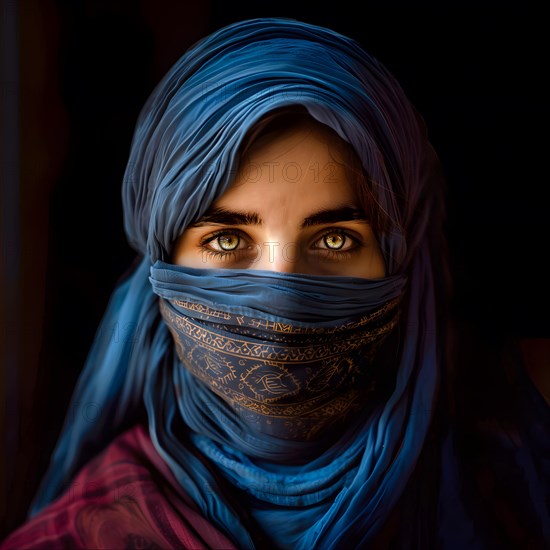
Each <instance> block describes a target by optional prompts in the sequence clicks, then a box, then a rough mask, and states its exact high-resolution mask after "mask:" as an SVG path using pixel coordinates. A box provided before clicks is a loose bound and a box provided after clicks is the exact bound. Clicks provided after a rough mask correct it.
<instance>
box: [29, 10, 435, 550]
mask: <svg viewBox="0 0 550 550" xmlns="http://www.w3.org/2000/svg"><path fill="white" fill-rule="evenodd" d="M289 106H300V107H301V108H304V109H305V110H307V112H308V113H309V114H310V115H311V116H312V117H313V118H315V119H316V120H318V121H320V122H321V123H323V124H325V125H327V126H328V127H330V128H332V129H333V130H334V131H335V132H336V133H337V134H338V135H339V136H340V137H341V138H342V139H344V140H345V141H347V142H348V143H349V144H351V146H352V147H353V148H354V150H355V151H356V153H357V155H358V157H359V158H360V160H361V162H362V164H363V167H364V170H365V173H366V174H367V175H368V178H369V181H371V182H372V185H373V194H374V198H375V200H376V203H377V207H378V208H379V209H380V210H381V211H382V212H383V213H384V215H385V216H386V217H387V219H389V220H390V221H391V223H390V224H389V226H388V227H387V228H385V229H384V231H383V232H382V233H381V234H380V235H379V241H380V245H381V249H382V252H383V255H384V259H385V262H386V269H387V272H388V276H397V277H403V278H406V279H407V281H408V289H407V298H406V307H405V315H404V316H403V318H402V323H401V329H400V330H401V331H402V333H401V335H400V339H401V348H402V351H401V352H400V355H399V357H398V361H399V364H398V367H397V371H396V380H395V388H394V390H393V392H392V394H391V396H390V397H389V398H388V400H387V401H386V402H385V403H384V404H383V406H381V407H379V408H378V409H377V410H376V411H375V412H373V413H372V414H371V415H370V416H369V417H368V419H366V420H365V422H363V423H362V424H361V425H360V426H359V427H356V428H355V430H354V431H353V432H350V433H347V434H346V436H345V439H346V440H345V441H343V442H342V443H341V446H340V447H332V448H331V449H330V450H329V451H328V452H327V453H325V454H323V455H322V456H321V457H319V458H318V459H316V460H314V461H312V462H311V463H310V464H308V466H307V467H303V468H302V470H301V471H300V472H299V473H298V472H296V471H294V470H292V466H288V467H286V469H285V468H282V467H281V468H278V467H277V465H276V464H275V465H274V464H263V465H259V464H258V463H252V462H250V461H249V462H247V457H246V454H245V453H242V452H240V451H239V453H237V452H235V453H233V454H232V451H231V450H230V449H229V450H228V449H224V448H222V447H220V446H219V445H215V444H213V443H212V442H211V441H210V440H208V438H205V437H201V436H200V435H199V436H197V435H196V434H185V432H182V430H183V429H184V427H185V418H184V419H183V423H182V421H181V419H180V420H179V421H178V422H179V424H178V430H179V431H178V432H175V431H174V426H175V424H174V422H175V420H174V418H176V417H178V418H179V416H178V415H182V414H185V410H186V409H185V408H184V407H181V408H178V403H179V402H178V396H176V394H175V389H174V380H173V378H172V373H173V372H174V369H175V368H176V367H177V364H178V359H177V356H176V354H175V353H174V350H173V347H174V346H173V342H172V338H171V335H170V333H169V332H168V329H167V327H166V325H165V324H164V323H163V321H162V318H161V315H160V312H159V301H158V296H157V295H156V294H155V293H154V292H153V289H152V286H151V282H150V280H149V276H150V273H151V268H152V267H153V268H157V267H158V266H159V265H161V264H159V262H161V263H162V262H168V261H169V259H170V253H171V250H172V246H173V243H174V241H175V240H176V238H177V237H178V236H179V235H181V233H182V232H183V231H184V229H185V228H186V227H187V226H188V225H189V224H190V223H191V222H193V221H195V220H197V219H198V218H199V217H200V216H201V215H202V214H203V213H204V212H205V211H206V209H207V208H208V207H209V206H210V205H211V204H212V203H213V202H214V201H215V200H216V199H217V198H219V197H220V196H221V195H222V194H223V192H224V191H225V190H226V189H227V188H228V186H229V185H230V184H231V182H232V178H233V177H234V175H235V173H236V171H237V169H238V160H239V158H238V152H239V147H240V146H241V144H242V142H243V139H244V138H245V136H246V135H247V134H248V133H249V132H250V130H251V129H252V128H253V127H254V125H255V124H257V123H258V121H260V120H261V119H262V117H264V116H265V115H266V114H268V113H271V112H273V111H274V110H276V109H279V108H285V107H289ZM436 166H437V163H436V158H435V155H434V152H433V150H432V148H431V146H430V144H429V142H428V140H427V136H426V132H425V131H424V126H423V124H422V121H421V120H420V118H419V117H418V115H417V114H416V113H415V111H414V109H413V108H412V106H411V105H410V103H409V102H408V100H407V99H406V97H405V95H404V93H403V91H402V90H401V88H400V86H399V85H398V84H397V82H396V81H395V79H394V78H393V77H392V76H391V75H390V74H389V72H388V71H387V70H386V69H385V68H384V67H383V66H382V65H381V64H380V63H379V62H377V61H376V60H375V59H373V58H372V57H371V56H369V55H368V54H367V53H365V51H364V50H363V49H362V48H361V47H360V46H359V45H358V44H357V43H355V42H354V41H353V40H351V39H349V38H347V37H345V36H342V35H340V34H338V33H336V32H334V31H331V30H328V29H324V28H320V27H317V26H314V25H311V24H306V23H303V22H299V21H295V20H289V19H278V18H268V19H255V20H249V21H244V22H240V23H236V24H232V25H230V26H228V27H225V28H222V29H221V30H218V31H216V32H214V33H213V34H211V35H210V36H208V37H207V38H205V39H203V40H201V41H199V42H198V43H197V44H195V45H194V46H193V47H192V48H191V49H190V50H189V51H188V52H187V53H185V54H184V55H183V56H182V57H181V59H180V60H179V61H178V62H177V63H176V64H175V65H174V66H173V67H172V69H171V70H170V71H169V72H168V73H167V75H166V76H165V77H164V78H163V79H162V81H161V82H160V83H159V84H158V86H157V87H156V89H155V90H154V91H153V93H152V94H151V96H150V98H149V100H148V101H147V103H146V104H145V106H144V108H143V110H142V112H141V114H140V116H139V119H138V121H137V126H136V129H135V134H134V138H133V141H132V146H131V152H130V158H129V161H128V165H127V169H126V172H125V176H124V182H123V205H124V226H125V230H126V233H127V236H128V239H129V242H130V243H131V245H132V246H133V247H134V248H135V249H136V251H137V252H138V254H139V261H138V263H136V266H135V268H134V269H133V271H132V272H131V274H130V275H129V276H128V277H127V278H126V279H125V280H124V281H123V282H122V283H121V284H120V285H119V287H118V288H117V289H116V290H115V292H114V294H113V296H112V299H111V301H110V304H109V306H108V309H107V311H106V313H105V317H104V319H103V321H102V324H101V326H100V327H99V330H98V333H97V337H96V340H95V342H94V345H93V347H92V349H91V351H90V354H89V356H88V359H87V362H86V365H85V368H84V371H83V373H82V375H81V378H80V380H79V382H78V385H77V387H76V390H75V393H74V397H73V403H79V404H86V403H94V404H95V405H96V406H97V408H98V410H99V411H100V412H99V414H98V415H97V416H96V417H95V418H94V421H93V422H90V421H88V420H87V419H85V418H82V417H80V416H79V415H73V416H71V417H70V418H67V421H66V424H65V426H64V428H63V431H62V434H61V437H60V440H59V443H58V446H57V448H56V450H55V453H54V455H53V457H52V463H51V466H50V469H49V472H48V474H47V476H46V478H45V480H44V482H43V485H42V487H41V490H40V492H39V494H38V495H37V497H36V499H35V502H34V506H33V509H32V513H36V512H37V511H38V510H40V509H41V508H42V507H43V506H44V505H45V504H47V503H48V502H49V501H51V500H52V499H53V498H55V496H56V495H58V494H59V493H60V491H61V490H62V488H63V484H64V483H66V482H67V481H68V480H70V479H71V477H72V476H73V475H74V473H75V472H76V470H77V469H78V468H79V467H80V466H81V465H82V464H83V462H85V461H86V460H87V459H89V458H90V456H91V455H93V454H94V453H95V452H97V451H98V450H99V449H101V448H102V447H104V446H105V445H106V444H107V443H108V442H109V441H110V440H111V439H112V438H113V437H114V435H116V434H117V433H119V432H120V431H121V430H122V429H123V428H124V427H126V426H128V425H130V424H131V423H132V422H134V421H135V419H136V417H137V415H138V413H139V411H140V409H141V407H142V404H143V403H145V406H146V409H147V414H148V419H149V429H150V433H151V437H152V439H153V442H154V443H155V445H156V446H157V449H158V450H159V452H160V454H161V455H162V456H163V458H164V459H165V460H166V462H167V463H168V464H169V466H170V467H171V469H172V471H173V472H174V474H175V476H176V478H177V479H178V482H179V483H181V484H182V486H183V487H184V488H185V489H186V490H187V492H188V493H189V494H190V495H191V497H192V498H193V500H194V501H195V502H196V504H197V506H198V507H199V508H200V509H201V511H202V512H203V513H204V514H205V515H206V517H208V518H209V519H210V520H211V521H212V522H213V523H215V524H216V525H218V526H221V527H222V528H225V530H226V531H228V532H230V534H231V535H232V536H233V537H234V538H235V541H236V543H237V544H238V546H240V547H242V548H252V547H253V542H252V539H253V537H252V535H251V530H252V528H251V527H250V526H249V525H248V524H246V522H245V521H244V519H243V516H242V515H241V514H239V510H238V505H236V504H235V503H232V502H231V499H230V498H229V497H227V492H226V491H224V488H223V486H222V485H223V483H221V482H220V481H219V480H217V479H214V478H213V477H212V474H211V473H210V472H209V471H208V470H207V469H206V468H205V467H204V464H203V463H202V462H201V461H200V460H199V459H198V458H197V455H196V451H195V450H193V449H200V450H201V452H202V453H203V454H206V455H207V456H209V457H210V458H211V459H212V460H213V461H214V462H215V463H216V464H218V465H220V468H221V469H222V470H223V471H224V474H225V476H226V478H228V479H230V480H231V481H232V483H233V484H234V485H236V486H237V487H239V488H240V489H243V490H244V489H245V488H247V487H248V490H249V492H250V494H252V495H254V496H255V497H257V498H258V499H260V500H262V499H263V501H264V502H265V501H266V500H269V498H271V501H270V502H271V504H270V506H272V507H277V506H280V505H283V504H286V505H288V506H291V507H300V506H302V507H303V508H304V510H305V511H304V513H303V514H302V515H301V516H300V525H301V526H302V527H301V532H299V533H296V531H293V532H292V533H291V532H289V533H288V534H287V535H288V536H287V535H285V534H283V535H281V537H282V539H281V540H282V541H283V543H285V544H286V543H288V544H290V543H291V544H292V545H293V547H294V548H309V547H316V548H317V547H322V548H335V547H345V543H352V544H353V545H356V546H357V545H360V544H364V543H367V542H368V541H369V540H370V539H371V538H372V537H373V536H374V535H375V534H376V532H377V531H378V529H379V528H380V526H381V525H382V524H383V522H384V521H385V519H386V518H387V517H388V514H389V513H390V511H391V510H392V508H393V507H394V505H395V503H396V502H397V500H398V499H399V497H400V495H401V494H402V493H403V489H404V487H405V485H406V484H407V482H408V480H409V478H410V476H411V473H412V472H413V470H414V468H415V464H416V463H417V461H418V457H419V454H420V452H421V450H422V448H423V445H424V442H425V438H426V434H427V431H428V427H429V425H430V421H431V417H432V412H433V408H434V402H435V397H436V394H437V387H438V368H439V367H438V363H439V358H440V351H439V349H438V341H440V339H439V338H438V328H437V322H436V317H437V311H436V302H437V298H436V285H435V283H434V274H433V271H434V266H433V264H432V257H431V254H432V253H433V250H432V247H433V246H434V244H433V243H434V240H433V239H432V236H431V234H430V233H429V232H428V230H427V223H428V220H430V223H433V227H435V228H436V231H437V230H438V229H439V224H438V220H439V219H440V217H441V211H440V210H439V208H440V206H441V189H440V187H439V177H438V176H439V173H438V171H437V170H436ZM115 327H116V328H117V329H118V330H119V332H118V334H119V337H118V338H115V337H114V336H113V330H114V329H115ZM179 382H181V383H182V384H183V385H184V387H183V390H181V388H180V390H181V391H182V392H183V393H184V394H185V383H186V382H185V377H184V379H183V381H181V380H180V381H179ZM191 397H192V396H191ZM182 426H183V428H182ZM352 466H353V467H352ZM289 468H290V469H289ZM260 474H261V475H260ZM289 479H292V480H293V482H292V483H289ZM273 487H277V491H275V490H272V489H273ZM268 493H269V494H268ZM251 506H253V505H251ZM270 506H268V507H267V509H266V508H262V509H260V508H261V507H260V508H258V511H257V513H256V516H255V520H256V521H258V522H259V523H260V524H261V525H262V526H263V527H264V529H267V531H268V532H269V525H270V522H271V524H273V523H274V522H275V523H276V522H278V520H274V519H271V518H270V517H269V514H270V513H271V508H270ZM293 514H294V513H293V512H292V510H291V511H290V512H289V513H288V514H287V515H288V517H287V518H286V519H288V521H289V522H290V524H291V526H292V517H291V516H292V515H293ZM278 517H279V519H280V516H278ZM285 517H286V516H285ZM284 521H286V520H284ZM300 525H299V526H298V527H300ZM294 527H296V526H295V525H294ZM285 537H286V538H285Z"/></svg>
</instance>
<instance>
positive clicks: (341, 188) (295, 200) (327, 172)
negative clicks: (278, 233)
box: [215, 124, 357, 216]
mask: <svg viewBox="0 0 550 550" xmlns="http://www.w3.org/2000/svg"><path fill="white" fill-rule="evenodd" d="M344 160H345V158H344V150H343V146H342V143H341V140H339V139H337V140H336V139H334V135H333V134H332V133H331V132H330V131H329V130H325V129H324V128H322V127H321V126H320V125H312V124H300V125H294V126H292V127H290V128H284V129H281V130H277V131H276V132H268V133H266V134H264V135H263V136H262V137H261V138H260V139H258V140H256V141H255V142H254V143H252V144H251V145H250V147H248V149H247V151H246V153H245V154H244V155H243V157H242V158H241V163H240V166H239V171H238V173H237V176H236V178H235V181H234V182H233V184H232V185H231V186H230V188H229V189H228V190H227V191H226V192H225V193H224V194H223V195H222V197H220V199H219V200H218V201H217V202H216V205H215V206H217V207H224V208H233V209H235V208H238V209H252V208H253V209H254V210H255V211H258V212H259V211H265V210H269V211H272V212H273V214H276V213H278V214H279V215H280V216H284V215H290V214H296V215H297V216H301V215H302V214H305V213H307V212H308V211H310V210H315V209H328V208H331V207H334V205H335V204H336V203H337V204H338V205H342V204H346V205H348V206H356V205H357V200H356V194H355V187H354V185H353V184H352V182H351V181H350V177H349V166H348V163H345V162H344Z"/></svg>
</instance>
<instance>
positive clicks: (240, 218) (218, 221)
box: [190, 206, 368, 229]
mask: <svg viewBox="0 0 550 550" xmlns="http://www.w3.org/2000/svg"><path fill="white" fill-rule="evenodd" d="M349 221H363V222H368V219H367V216H366V214H365V212H364V211H362V210H360V209H359V208H355V207H352V206H342V207H337V208H330V209H329V208H327V209H323V210H319V211H318V212H315V213H314V214H312V215H311V216H308V217H307V218H304V220H303V221H302V224H301V226H300V228H301V229H304V228H305V227H312V226H315V225H325V224H329V223H338V222H349ZM262 223H263V222H262V219H261V217H260V216H259V215H258V214H257V213H256V212H238V211H233V210H227V209H225V208H210V209H209V210H207V211H206V212H205V214H204V215H203V216H202V217H201V218H200V219H199V220H197V221H196V222H195V223H192V224H191V225H190V227H202V226H205V225H262Z"/></svg>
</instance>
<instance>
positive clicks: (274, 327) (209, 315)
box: [173, 297, 401, 334]
mask: <svg viewBox="0 0 550 550" xmlns="http://www.w3.org/2000/svg"><path fill="white" fill-rule="evenodd" d="M400 301H401V297H397V298H394V299H393V300H391V301H389V302H388V303H386V304H384V306H382V307H381V308H378V309H377V310H375V311H373V312H372V313H369V314H366V315H363V316H361V317H360V318H359V319H357V320H353V321H348V322H347V323H343V324H341V325H338V326H330V327H300V326H295V325H292V324H287V323H281V322H276V321H268V320H265V319H256V318H253V317H245V316H243V315H234V314H232V313H227V312H222V311H218V310H215V309H212V308H210V307H208V306H205V305H202V304H196V303H193V302H187V301H184V300H173V303H174V304H175V305H177V306H178V307H180V308H182V309H186V310H187V311H189V312H193V313H195V314H197V316H198V318H200V319H201V320H203V321H209V320H212V319H224V320H226V321H237V322H236V323H235V324H236V325H247V326H249V327H250V328H254V329H261V330H266V331H270V332H275V333H280V334H331V333H334V332H342V331H345V330H349V329H352V328H359V327H361V326H363V325H366V324H371V323H373V322H374V321H375V320H376V319H378V318H380V317H384V316H385V315H386V314H387V313H388V312H390V311H391V310H392V309H394V308H395V307H397V306H398V305H399V303H400Z"/></svg>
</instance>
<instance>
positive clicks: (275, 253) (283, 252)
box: [254, 240, 298, 273]
mask: <svg viewBox="0 0 550 550" xmlns="http://www.w3.org/2000/svg"><path fill="white" fill-rule="evenodd" d="M297 261H298V255H297V253H296V245H295V243H292V242H284V241H281V240H279V241H275V240H273V241H266V242H264V243H262V245H261V246H259V247H258V256H257V261H256V262H255V266H254V268H255V269H265V270H269V271H279V272H281V273H294V272H296V271H297Z"/></svg>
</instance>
